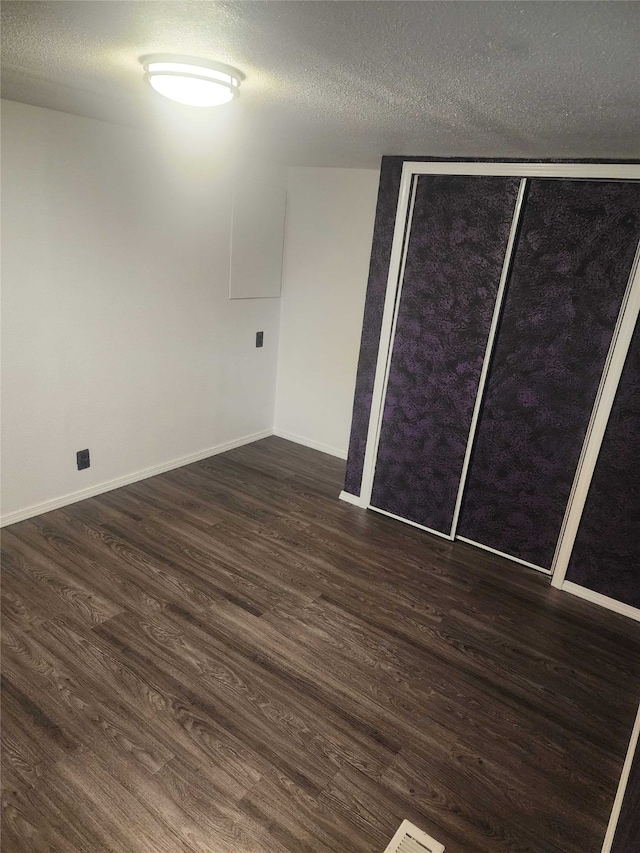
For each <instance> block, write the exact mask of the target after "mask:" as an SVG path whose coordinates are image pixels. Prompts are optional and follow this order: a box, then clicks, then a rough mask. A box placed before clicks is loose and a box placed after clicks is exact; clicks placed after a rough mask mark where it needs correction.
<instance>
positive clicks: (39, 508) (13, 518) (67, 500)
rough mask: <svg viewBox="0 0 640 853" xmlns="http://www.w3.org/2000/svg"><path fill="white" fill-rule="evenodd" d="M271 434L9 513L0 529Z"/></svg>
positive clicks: (210, 449)
mask: <svg viewBox="0 0 640 853" xmlns="http://www.w3.org/2000/svg"><path fill="white" fill-rule="evenodd" d="M270 435H273V430H270V429H266V430H263V431H262V432H254V433H253V434H252V435H245V436H242V438H236V439H234V440H233V441H226V442H225V443H224V444H217V445H216V446H215V447H208V448H207V449H206V450H201V451H199V452H198V453H192V454H190V455H189V456H183V457H181V458H180V459H173V460H172V461H171V462H163V463H162V464H161V465H155V466H154V467H153V468H145V469H144V470H143V471H136V472H135V473H133V474H126V475H125V476H124V477H118V478H117V479H115V480H107V482H106V483H98V484H97V485H95V486H90V487H89V488H88V489H81V490H80V491H78V492H71V493H70V494H68V495H63V496H62V497H60V498H53V500H50V501H45V502H44V503H41V504H36V505H35V506H30V507H27V508H26V509H19V510H17V511H16V512H10V513H8V514H7V515H3V516H2V517H0V527H7V526H8V525H9V524H16V522H18V521H24V520H25V519H27V518H33V517H34V516H35V515H42V513H44V512H50V511H51V510H53V509H60V507H63V506H68V505H69V504H74V503H77V502H78V501H83V500H85V499H86V498H93V497H95V496H96V495H101V494H104V492H110V491H112V490H113V489H119V488H120V487H121V486H128V485H129V484H130V483H137V482H138V481H139V480H146V479H147V478H148V477H155V476H156V474H163V473H164V472H165V471H172V470H173V469H174V468H182V466H183V465H190V464H191V463H192V462H199V461H200V460H201V459H206V458H207V457H209V456H216V455H217V454H218V453H224V452H225V451H226V450H233V448H234V447H242V445H243V444H251V443H252V442H253V441H259V440H260V439H261V438H268V437H269V436H270Z"/></svg>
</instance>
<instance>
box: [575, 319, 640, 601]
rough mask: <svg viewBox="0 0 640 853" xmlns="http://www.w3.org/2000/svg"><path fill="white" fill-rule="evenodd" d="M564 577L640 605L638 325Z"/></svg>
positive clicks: (639, 343)
mask: <svg viewBox="0 0 640 853" xmlns="http://www.w3.org/2000/svg"><path fill="white" fill-rule="evenodd" d="M567 580H569V581H573V582H574V583H577V584H580V585H581V586H585V587H587V588H588V589H592V590H594V592H600V593H602V594H603V595H607V596H609V598H615V599H616V600H617V601H622V602H623V603H624V604H630V605H632V606H633V607H640V326H637V327H636V330H635V333H634V337H633V340H632V342H631V348H630V350H629V354H628V356H627V361H626V363H625V366H624V369H623V372H622V376H621V377H620V384H619V385H618V393H617V394H616V399H615V401H614V404H613V408H612V410H611V416H610V418H609V423H608V424H607V429H606V432H605V435H604V440H603V442H602V448H601V450H600V455H599V457H598V462H597V464H596V470H595V471H594V474H593V479H592V480H591V487H590V488H589V494H588V495H587V502H586V504H585V507H584V512H583V514H582V519H581V521H580V527H579V528H578V535H577V537H576V541H575V545H574V548H573V553H572V555H571V560H570V562H569V568H568V570H567Z"/></svg>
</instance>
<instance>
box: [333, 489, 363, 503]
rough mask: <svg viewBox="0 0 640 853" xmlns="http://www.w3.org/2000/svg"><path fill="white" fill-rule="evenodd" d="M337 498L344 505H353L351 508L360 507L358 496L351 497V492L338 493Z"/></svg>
mask: <svg viewBox="0 0 640 853" xmlns="http://www.w3.org/2000/svg"><path fill="white" fill-rule="evenodd" d="M338 497H339V498H340V500H341V501H344V502H345V503H346V504H353V506H362V504H361V503H360V498H359V497H358V495H352V494H351V492H340V494H339V496H338Z"/></svg>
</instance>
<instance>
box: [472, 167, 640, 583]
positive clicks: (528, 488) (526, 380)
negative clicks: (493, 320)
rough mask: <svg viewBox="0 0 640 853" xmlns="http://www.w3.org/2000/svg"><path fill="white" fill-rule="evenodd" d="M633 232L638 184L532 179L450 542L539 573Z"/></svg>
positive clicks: (550, 545)
mask: <svg viewBox="0 0 640 853" xmlns="http://www.w3.org/2000/svg"><path fill="white" fill-rule="evenodd" d="M639 237H640V185H638V184H633V183H616V182H607V181H600V182H595V181H567V180H534V181H532V183H531V185H530V189H529V193H528V197H527V199H526V203H525V210H524V214H523V218H522V227H521V232H520V236H519V240H518V245H517V249H516V252H515V256H514V262H513V269H512V273H511V276H510V280H509V283H508V286H507V293H506V297H505V302H504V311H503V316H502V320H501V323H500V327H499V331H498V336H497V340H496V345H495V349H494V355H493V358H492V362H491V368H490V372H489V377H488V381H487V386H486V394H485V398H484V402H483V408H482V412H481V416H480V420H479V423H478V430H477V433H476V441H475V444H474V450H473V455H472V460H471V466H470V469H469V477H468V480H467V487H466V491H465V497H464V502H463V507H462V515H461V519H460V525H459V530H458V533H459V535H460V537H461V538H465V539H469V540H472V541H474V542H477V543H479V544H482V545H485V546H488V547H490V548H493V549H495V550H497V551H499V552H502V553H504V554H508V555H509V556H512V557H516V558H518V559H520V560H523V561H525V562H527V563H531V564H533V565H535V566H538V567H541V568H545V569H548V568H549V567H550V566H551V561H552V559H553V554H554V550H555V547H556V543H557V540H558V535H559V532H560V528H561V525H562V520H563V516H564V512H565V508H566V505H567V501H568V498H569V494H570V491H571V486H572V482H573V478H574V474H575V470H576V465H577V463H578V459H579V456H580V452H581V448H582V444H583V440H584V437H585V433H586V430H587V426H588V423H589V419H590V415H591V410H592V407H593V404H594V401H595V397H596V393H597V389H598V384H599V382H600V377H601V374H602V371H603V367H604V363H605V360H606V357H607V351H608V348H609V344H610V342H611V338H612V333H613V330H614V326H615V324H616V319H617V317H618V313H619V311H620V306H621V303H622V299H623V295H624V292H625V288H626V286H627V282H628V279H629V274H630V271H631V266H632V263H633V257H634V253H635V249H636V245H637V242H638V238H639Z"/></svg>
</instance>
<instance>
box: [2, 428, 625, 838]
mask: <svg viewBox="0 0 640 853" xmlns="http://www.w3.org/2000/svg"><path fill="white" fill-rule="evenodd" d="M343 473H344V463H343V462H341V461H340V460H337V459H334V458H332V457H328V456H325V455H323V454H319V453H317V452H316V451H313V450H310V449H309V448H306V447H301V446H298V445H294V444H291V443H290V442H286V441H284V440H282V439H278V438H269V439H265V440H263V441H259V442H256V443H254V444H252V445H247V446H245V447H240V448H236V449H235V450H232V451H229V452H228V453H225V454H222V455H220V456H215V457H211V458H210V459H205V460H202V461H201V462H197V463H194V464H193V465H188V466H186V467H184V468H180V469H176V470H174V471H170V472H167V473H166V474H162V475H159V476H157V477H153V478H151V479H149V480H145V481H142V482H139V483H135V484H132V485H131V486H127V487H125V488H123V489H119V490H116V491H113V492H109V493H106V494H104V495H100V496H98V497H96V498H91V499H89V500H87V501H83V502H81V503H77V504H73V505H71V506H68V507H65V508H63V509H60V510H56V511H53V512H50V513H47V514H46V515H43V516H40V517H38V518H33V519H29V520H27V521H24V522H20V523H18V524H16V525H13V526H12V527H11V528H10V529H9V530H7V531H6V532H5V534H4V537H3V561H4V569H5V571H4V577H3V589H2V615H3V624H2V638H3V679H4V681H3V731H2V743H3V768H4V773H3V783H2V788H3V813H2V828H3V839H2V840H3V851H6V853H31V851H37V853H39V851H43V853H44V851H48V853H106V852H107V851H109V853H125V851H126V853H138V851H140V853H178V851H180V853H205V851H206V853H212V851H215V853H238V851H242V853H304V851H307V852H308V853H378V851H380V850H383V849H384V847H385V845H386V843H387V841H388V840H389V839H390V838H391V836H392V835H393V833H394V831H395V829H396V828H397V827H398V825H399V824H400V822H401V820H402V819H404V818H409V819H410V820H412V821H413V822H414V823H416V824H417V825H418V826H422V827H423V828H424V829H425V831H427V832H428V833H429V834H431V835H433V836H434V837H435V838H437V839H438V840H440V841H441V842H442V843H443V844H445V847H446V853H597V851H599V849H600V847H601V844H602V839H603V837H604V831H605V826H606V822H607V818H608V814H609V811H610V808H611V805H612V802H613V797H614V794H615V789H616V786H617V781H618V776H619V773H620V770H621V767H622V763H623V760H624V753H625V750H626V744H627V741H628V738H629V734H630V731H631V727H632V724H633V719H634V716H635V710H636V707H635V706H636V702H637V695H638V693H639V692H640V625H638V624H637V623H634V622H632V621H631V620H625V619H624V618H623V617H620V616H618V615H617V614H613V613H610V612H607V611H604V610H602V609H600V608H598V607H596V606H595V605H592V604H590V603H589V602H585V601H581V600H578V599H575V598H573V597H572V596H568V595H565V594H563V593H561V592H559V591H558V590H554V589H551V588H550V587H549V584H548V579H547V578H545V577H543V576H542V575H540V574H538V573H536V572H533V571H530V570H527V569H526V568H524V567H522V566H518V565H515V564H512V563H509V562H508V561H506V560H504V559H501V558H499V557H497V556H494V555H492V554H489V553H488V552H483V551H480V550H479V549H477V548H473V547H472V546H469V545H467V544H464V543H457V542H447V541H444V540H442V539H440V538H438V537H433V536H429V535H428V534H425V533H423V532H422V531H419V530H416V529H413V528H411V527H408V526H406V525H402V524H399V523H398V522H395V521H393V520H392V519H389V518H386V517H384V516H381V515H379V514H376V513H371V512H365V511H362V510H360V509H359V508H357V507H354V506H351V505H348V504H345V503H342V502H340V501H338V500H337V495H338V492H339V490H340V488H341V483H342V478H343Z"/></svg>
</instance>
